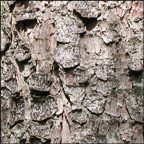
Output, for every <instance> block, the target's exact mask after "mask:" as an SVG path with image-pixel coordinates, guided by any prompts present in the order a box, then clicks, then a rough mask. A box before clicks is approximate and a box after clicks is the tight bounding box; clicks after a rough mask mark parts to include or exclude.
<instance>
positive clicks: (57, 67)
mask: <svg viewBox="0 0 144 144" xmlns="http://www.w3.org/2000/svg"><path fill="white" fill-rule="evenodd" d="M55 65H56V70H55V72H56V75H57V76H58V78H59V80H60V86H61V88H62V91H63V93H64V95H65V97H66V98H67V100H68V102H69V103H70V104H72V102H71V101H70V98H69V96H68V95H67V94H66V93H65V90H64V88H63V84H62V80H61V78H60V76H59V66H58V65H57V63H55Z"/></svg>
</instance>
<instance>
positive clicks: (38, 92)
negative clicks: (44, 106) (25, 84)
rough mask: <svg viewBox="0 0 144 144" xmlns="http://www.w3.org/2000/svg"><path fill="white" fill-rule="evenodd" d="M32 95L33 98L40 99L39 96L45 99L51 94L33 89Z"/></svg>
mask: <svg viewBox="0 0 144 144" xmlns="http://www.w3.org/2000/svg"><path fill="white" fill-rule="evenodd" d="M31 95H32V97H38V96H44V97H45V96H48V95H50V93H49V92H47V91H37V90H33V89H31Z"/></svg>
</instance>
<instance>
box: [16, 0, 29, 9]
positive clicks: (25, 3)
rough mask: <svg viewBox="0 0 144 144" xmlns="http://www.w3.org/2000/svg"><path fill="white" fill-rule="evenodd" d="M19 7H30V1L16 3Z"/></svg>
mask: <svg viewBox="0 0 144 144" xmlns="http://www.w3.org/2000/svg"><path fill="white" fill-rule="evenodd" d="M16 3H17V5H18V6H23V5H24V8H27V7H28V5H29V1H16Z"/></svg>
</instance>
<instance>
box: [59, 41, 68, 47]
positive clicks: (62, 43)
mask: <svg viewBox="0 0 144 144" xmlns="http://www.w3.org/2000/svg"><path fill="white" fill-rule="evenodd" d="M60 44H62V45H64V44H69V42H60V41H57V46H59V45H60Z"/></svg>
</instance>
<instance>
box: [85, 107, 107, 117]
mask: <svg viewBox="0 0 144 144" xmlns="http://www.w3.org/2000/svg"><path fill="white" fill-rule="evenodd" d="M87 110H88V111H89V112H90V113H91V114H93V115H96V116H101V115H102V113H103V112H104V111H103V112H102V113H99V114H96V113H94V112H92V111H90V110H89V109H88V108H87Z"/></svg>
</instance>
